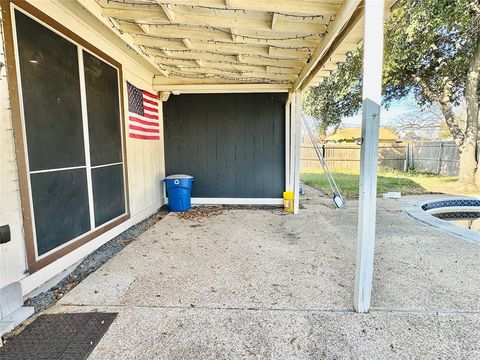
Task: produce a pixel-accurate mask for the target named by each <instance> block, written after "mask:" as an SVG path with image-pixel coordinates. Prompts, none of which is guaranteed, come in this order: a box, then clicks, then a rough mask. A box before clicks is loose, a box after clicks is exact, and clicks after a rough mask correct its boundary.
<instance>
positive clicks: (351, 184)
mask: <svg viewBox="0 0 480 360" xmlns="http://www.w3.org/2000/svg"><path fill="white" fill-rule="evenodd" d="M332 175H333V177H334V178H335V181H336V182H337V185H338V187H339V188H340V191H341V192H342V195H343V196H345V197H346V198H358V172H347V171H333V172H332ZM300 177H301V179H302V181H303V182H305V183H306V184H307V185H310V186H313V187H315V188H317V189H320V190H322V191H323V192H325V193H326V194H328V195H331V190H330V187H329V186H328V182H327V179H326V178H325V176H324V174H323V171H321V170H312V171H304V172H302V173H301V176H300ZM388 191H400V192H401V193H402V195H412V194H417V195H418V194H431V193H445V194H480V190H479V189H475V188H465V187H464V186H462V185H460V184H459V183H458V181H457V178H456V177H452V176H438V175H432V174H424V173H417V172H413V171H409V172H401V171H397V170H392V169H380V170H379V173H378V183H377V193H378V196H382V194H383V193H385V192H388Z"/></svg>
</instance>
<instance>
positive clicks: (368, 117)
mask: <svg viewBox="0 0 480 360" xmlns="http://www.w3.org/2000/svg"><path fill="white" fill-rule="evenodd" d="M383 5H384V2H383V0H381V1H379V0H365V39H364V48H363V91H362V97H363V109H362V139H363V141H362V147H361V150H360V191H359V203H358V237H357V261H356V271H355V295H354V307H355V310H356V311H357V312H360V313H366V312H368V310H369V307H370V299H371V294H372V281H373V257H374V244H375V221H376V201H377V160H378V133H379V128H380V108H381V106H380V104H381V95H382V66H383V22H384V11H383V8H384V6H383Z"/></svg>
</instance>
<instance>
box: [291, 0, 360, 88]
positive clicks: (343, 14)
mask: <svg viewBox="0 0 480 360" xmlns="http://www.w3.org/2000/svg"><path fill="white" fill-rule="evenodd" d="M360 3H361V0H345V2H344V3H343V7H342V9H341V10H340V12H339V13H338V14H337V15H336V16H335V20H333V22H332V23H331V24H330V28H329V29H328V32H327V34H326V36H325V37H324V38H323V40H322V41H321V42H320V45H319V46H318V48H317V49H316V50H315V52H314V53H313V55H312V58H311V60H310V62H309V63H308V64H307V65H305V68H304V69H303V70H302V72H301V73H300V76H299V77H298V79H297V80H296V81H295V83H294V84H293V90H294V91H296V90H298V89H300V87H301V86H302V85H303V82H304V81H305V79H306V78H307V76H308V75H310V73H311V71H312V70H313V69H314V67H315V66H316V65H317V63H318V62H319V61H320V60H321V59H322V57H323V55H324V54H325V53H326V52H327V51H328V49H329V48H330V45H331V44H332V43H333V41H334V40H335V38H336V37H337V36H338V34H339V33H340V32H341V31H342V29H343V28H344V26H345V25H346V24H347V23H348V21H349V20H350V18H351V17H352V15H353V14H354V12H355V10H356V9H357V8H358V6H359V5H360Z"/></svg>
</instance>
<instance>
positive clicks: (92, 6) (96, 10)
mask: <svg viewBox="0 0 480 360" xmlns="http://www.w3.org/2000/svg"><path fill="white" fill-rule="evenodd" d="M77 1H78V2H79V3H80V4H81V5H82V6H83V7H84V8H85V9H86V10H87V11H88V12H89V13H90V14H92V15H93V16H94V17H95V18H96V19H97V20H99V21H100V22H101V23H103V24H104V25H105V26H107V27H108V28H109V29H111V30H112V32H114V33H115V35H116V36H118V37H119V38H120V39H122V40H123V41H124V42H125V43H126V44H127V45H128V46H129V47H130V48H131V49H133V51H135V52H136V53H137V54H138V55H140V56H141V57H142V58H143V59H144V60H146V61H147V62H148V63H149V64H150V65H152V66H154V67H155V68H156V69H158V71H160V73H161V74H162V75H164V76H167V77H168V71H166V70H165V69H164V68H162V67H160V66H159V65H158V64H157V63H156V62H155V59H153V58H152V57H150V56H149V55H148V54H146V53H145V52H144V51H143V49H142V48H140V47H139V46H138V45H137V44H136V43H135V40H134V39H133V37H132V36H131V35H130V34H126V33H120V32H118V31H117V30H116V29H114V28H112V23H111V20H109V19H107V18H105V17H104V16H102V15H103V9H102V7H101V6H100V5H98V3H97V2H96V1H95V0H77Z"/></svg>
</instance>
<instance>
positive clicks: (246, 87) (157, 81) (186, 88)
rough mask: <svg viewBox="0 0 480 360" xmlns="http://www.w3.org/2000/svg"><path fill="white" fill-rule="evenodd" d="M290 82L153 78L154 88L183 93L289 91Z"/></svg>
mask: <svg viewBox="0 0 480 360" xmlns="http://www.w3.org/2000/svg"><path fill="white" fill-rule="evenodd" d="M288 88H289V86H288V84H287V85H284V84H242V83H232V84H196V85H187V84H185V85H183V84H170V85H165V84H162V83H161V78H159V77H157V76H156V77H155V78H154V79H153V89H154V90H155V91H169V92H174V91H175V92H179V93H182V94H202V93H261V92H288Z"/></svg>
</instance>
